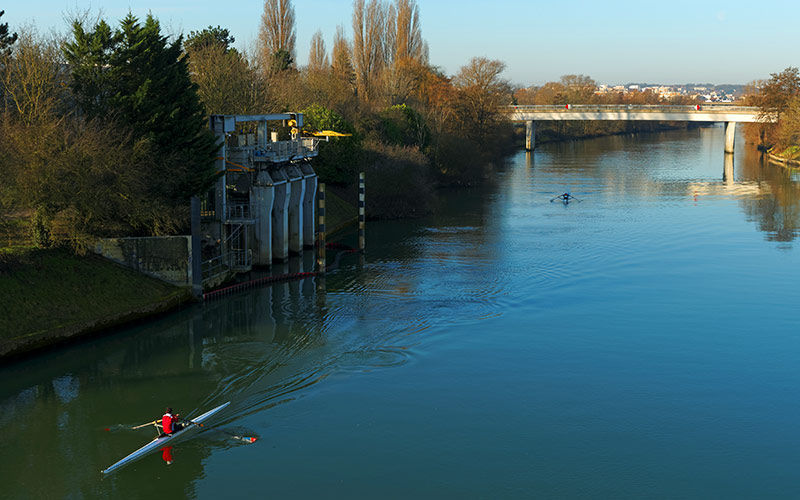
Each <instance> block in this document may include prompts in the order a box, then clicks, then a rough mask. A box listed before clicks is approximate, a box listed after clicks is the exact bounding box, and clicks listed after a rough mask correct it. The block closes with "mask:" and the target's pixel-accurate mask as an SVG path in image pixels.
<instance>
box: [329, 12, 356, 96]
mask: <svg viewBox="0 0 800 500" xmlns="http://www.w3.org/2000/svg"><path fill="white" fill-rule="evenodd" d="M331 56H332V61H331V68H332V69H333V74H334V75H335V76H336V77H337V78H339V79H340V80H344V81H346V82H350V83H352V82H353V62H352V57H351V54H350V43H349V42H348V41H347V39H346V38H345V36H344V27H343V26H341V25H339V26H337V27H336V34H335V35H334V36H333V53H332V54H331Z"/></svg>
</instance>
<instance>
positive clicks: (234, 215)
mask: <svg viewBox="0 0 800 500" xmlns="http://www.w3.org/2000/svg"><path fill="white" fill-rule="evenodd" d="M226 212H227V213H226V215H227V220H241V219H250V218H251V217H250V204H249V203H228V204H227V206H226Z"/></svg>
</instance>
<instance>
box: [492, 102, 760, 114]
mask: <svg viewBox="0 0 800 500" xmlns="http://www.w3.org/2000/svg"><path fill="white" fill-rule="evenodd" d="M505 109H506V110H508V112H509V113H514V112H526V111H527V112H536V111H540V112H543V113H570V112H578V111H580V112H592V111H614V112H619V111H636V112H640V113H641V112H644V113H647V112H651V113H659V112H661V113H664V112H666V113H669V112H673V113H674V112H679V113H691V112H698V111H699V112H714V111H719V112H724V113H746V114H752V113H760V112H761V110H760V108H758V107H757V106H738V105H731V104H699V105H696V104H692V105H684V104H520V105H510V106H506V107H505Z"/></svg>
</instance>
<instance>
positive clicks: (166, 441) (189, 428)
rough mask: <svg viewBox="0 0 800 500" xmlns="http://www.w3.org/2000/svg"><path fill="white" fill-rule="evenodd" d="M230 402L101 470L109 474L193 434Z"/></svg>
mask: <svg viewBox="0 0 800 500" xmlns="http://www.w3.org/2000/svg"><path fill="white" fill-rule="evenodd" d="M229 404H231V402H230V401H228V402H227V403H225V404H223V405H220V406H217V407H216V408H214V409H213V410H209V411H207V412H205V413H203V414H202V415H200V416H199V417H197V418H194V419H192V420H189V421H187V425H186V426H184V427H183V429H181V430H179V431H177V432H173V433H172V434H170V435H168V436H162V437H157V438H155V439H154V440H152V441H150V442H149V443H147V444H146V445H144V446H142V447H141V448H139V449H138V450H136V451H134V452H133V453H131V454H130V455H128V456H127V457H125V458H123V459H122V460H120V461H119V462H117V463H115V464H114V465H112V466H111V467H109V468H108V469H104V470H102V471H101V472H102V473H103V474H108V473H110V472H114V471H115V470H117V469H119V468H120V467H122V466H123V465H127V464H129V463H131V462H134V461H136V460H138V459H140V458H142V457H143V456H145V455H147V454H148V453H150V452H152V451H155V450H158V449H161V448H163V447H164V446H166V445H168V444H169V443H171V442H172V441H175V440H176V439H178V438H180V437H184V436H186V435H188V434H191V433H192V431H193V430H194V429H197V428H198V427H200V426H202V424H203V422H205V421H206V420H208V419H210V418H211V417H213V416H214V415H216V414H217V413H219V412H221V411H222V410H224V409H225V408H226V407H227V406H228V405H229ZM192 424H195V425H192Z"/></svg>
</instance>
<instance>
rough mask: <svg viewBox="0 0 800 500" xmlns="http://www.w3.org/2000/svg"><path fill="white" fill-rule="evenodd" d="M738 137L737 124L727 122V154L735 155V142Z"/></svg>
mask: <svg viewBox="0 0 800 500" xmlns="http://www.w3.org/2000/svg"><path fill="white" fill-rule="evenodd" d="M735 137H736V122H725V152H726V153H733V141H734V139H735Z"/></svg>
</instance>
